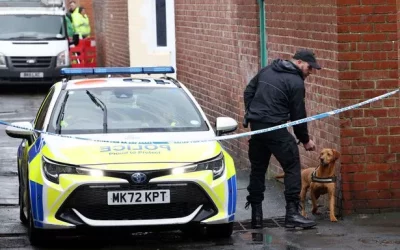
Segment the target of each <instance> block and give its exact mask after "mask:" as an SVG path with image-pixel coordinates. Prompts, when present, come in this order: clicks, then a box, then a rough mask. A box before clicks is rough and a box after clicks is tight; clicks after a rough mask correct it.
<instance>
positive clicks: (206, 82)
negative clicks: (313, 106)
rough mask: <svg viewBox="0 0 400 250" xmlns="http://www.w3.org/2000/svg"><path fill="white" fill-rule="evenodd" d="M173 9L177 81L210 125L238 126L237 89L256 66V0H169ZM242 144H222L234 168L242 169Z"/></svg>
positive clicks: (244, 148)
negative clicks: (225, 120)
mask: <svg viewBox="0 0 400 250" xmlns="http://www.w3.org/2000/svg"><path fill="white" fill-rule="evenodd" d="M175 10H176V13H175V15H176V21H175V22H176V50H177V68H178V76H177V77H178V79H179V80H180V81H182V82H183V83H184V84H185V85H186V86H187V87H188V88H189V89H190V90H191V91H192V93H193V95H194V96H195V97H196V99H197V100H198V101H199V103H200V105H201V106H202V107H203V109H204V111H205V112H206V114H207V116H208V118H209V119H210V121H211V122H214V121H215V118H216V117H218V116H230V117H232V118H234V119H236V120H237V121H239V122H240V123H241V121H242V117H243V107H244V105H243V89H244V87H245V85H246V84H247V82H248V81H249V80H250V79H251V78H252V77H253V75H254V74H255V73H256V72H257V71H258V67H259V52H258V51H259V49H258V48H259V43H258V41H259V39H258V33H259V30H258V27H257V26H258V13H257V11H258V6H257V4H256V1H242V0H230V1H219V3H217V1H210V0H208V1H204V2H202V1H198V2H196V3H194V2H193V1H187V0H175ZM237 132H244V130H243V129H239V130H238V131H237ZM247 140H248V138H244V139H242V140H230V141H227V142H226V143H225V144H226V147H227V148H228V149H229V150H230V152H232V153H233V154H234V155H235V156H237V157H236V166H237V168H246V167H247V166H248V160H247V149H248V145H247Z"/></svg>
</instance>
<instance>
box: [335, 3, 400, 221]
mask: <svg viewBox="0 0 400 250" xmlns="http://www.w3.org/2000/svg"><path fill="white" fill-rule="evenodd" d="M359 3H360V1H345V0H342V1H338V10H337V15H338V45H339V51H338V52H339V54H338V59H339V65H340V66H339V67H340V73H339V81H341V90H340V105H341V106H347V105H350V104H354V103H358V102H361V101H363V100H365V99H369V98H372V97H375V96H378V95H381V94H383V93H386V92H388V91H389V90H393V89H395V88H398V87H399V82H398V68H399V64H398V26H397V23H396V21H397V15H396V1H394V0H369V1H362V3H363V5H360V4H359ZM399 107H400V105H399V95H396V96H393V97H390V98H387V99H384V100H382V101H378V102H375V103H372V104H370V105H366V106H364V107H362V108H359V109H357V110H353V111H349V112H345V113H343V114H342V115H341V116H340V117H341V131H340V136H341V145H342V154H343V155H342V164H341V173H342V180H343V185H342V192H343V211H344V213H350V212H353V211H356V212H379V211H386V210H391V209H394V208H397V209H398V208H399V207H400V172H399V170H400V164H399V162H400V154H399V153H400V147H399V146H398V145H397V144H399V143H400V119H399V115H400V109H399Z"/></svg>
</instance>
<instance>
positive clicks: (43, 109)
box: [35, 87, 54, 130]
mask: <svg viewBox="0 0 400 250" xmlns="http://www.w3.org/2000/svg"><path fill="white" fill-rule="evenodd" d="M53 95H54V87H53V88H51V89H50V91H49V93H48V94H47V96H46V97H45V99H44V100H43V102H42V104H41V106H40V108H39V112H38V114H37V116H36V120H35V129H37V130H43V129H44V128H43V123H44V120H45V118H46V115H47V111H48V110H49V107H50V103H51V99H52V98H53Z"/></svg>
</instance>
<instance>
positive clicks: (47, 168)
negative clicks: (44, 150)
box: [43, 157, 104, 184]
mask: <svg viewBox="0 0 400 250" xmlns="http://www.w3.org/2000/svg"><path fill="white" fill-rule="evenodd" d="M43 172H44V174H45V176H46V178H47V179H48V180H49V181H51V182H54V183H57V184H58V183H59V177H60V175H62V174H80V175H90V176H97V177H99V176H103V175H104V172H103V171H102V170H98V169H88V168H81V167H76V166H71V165H66V164H60V163H55V162H53V161H51V160H49V159H47V158H45V157H43Z"/></svg>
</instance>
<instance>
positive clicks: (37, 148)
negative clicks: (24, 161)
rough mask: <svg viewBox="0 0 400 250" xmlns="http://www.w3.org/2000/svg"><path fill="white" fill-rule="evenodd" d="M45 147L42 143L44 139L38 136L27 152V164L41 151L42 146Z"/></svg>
mask: <svg viewBox="0 0 400 250" xmlns="http://www.w3.org/2000/svg"><path fill="white" fill-rule="evenodd" d="M44 145H46V143H45V142H44V139H43V138H42V137H41V136H40V137H38V138H37V139H36V141H35V143H34V144H33V145H32V147H31V148H30V149H29V152H28V155H29V157H28V162H29V163H30V162H31V161H32V160H33V159H35V157H36V155H38V154H39V153H40V151H41V150H42V148H43V146H44Z"/></svg>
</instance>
